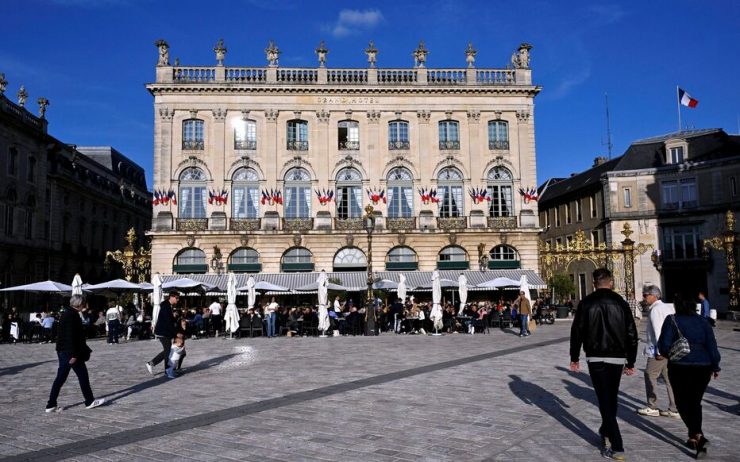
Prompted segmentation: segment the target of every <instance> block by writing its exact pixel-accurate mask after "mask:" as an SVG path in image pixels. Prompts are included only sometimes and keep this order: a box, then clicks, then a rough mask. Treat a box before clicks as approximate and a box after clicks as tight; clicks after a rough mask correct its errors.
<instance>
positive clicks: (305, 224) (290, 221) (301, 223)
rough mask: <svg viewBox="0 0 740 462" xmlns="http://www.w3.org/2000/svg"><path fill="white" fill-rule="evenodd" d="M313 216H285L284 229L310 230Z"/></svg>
mask: <svg viewBox="0 0 740 462" xmlns="http://www.w3.org/2000/svg"><path fill="white" fill-rule="evenodd" d="M312 229H313V218H283V231H310V230H312Z"/></svg>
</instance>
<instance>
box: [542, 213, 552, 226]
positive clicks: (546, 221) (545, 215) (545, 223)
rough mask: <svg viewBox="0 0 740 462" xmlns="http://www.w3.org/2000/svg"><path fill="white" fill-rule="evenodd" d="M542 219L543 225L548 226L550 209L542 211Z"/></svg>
mask: <svg viewBox="0 0 740 462" xmlns="http://www.w3.org/2000/svg"><path fill="white" fill-rule="evenodd" d="M542 216H543V219H544V227H545V228H549V227H550V209H546V210H545V211H544V213H543V214H542Z"/></svg>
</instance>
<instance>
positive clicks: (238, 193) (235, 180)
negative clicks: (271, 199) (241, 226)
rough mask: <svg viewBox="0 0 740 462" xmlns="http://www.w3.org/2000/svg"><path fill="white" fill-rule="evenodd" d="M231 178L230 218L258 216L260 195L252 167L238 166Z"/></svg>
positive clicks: (256, 177)
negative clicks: (231, 209) (231, 208)
mask: <svg viewBox="0 0 740 462" xmlns="http://www.w3.org/2000/svg"><path fill="white" fill-rule="evenodd" d="M231 179H232V183H231V189H232V193H231V198H232V200H231V203H232V207H233V211H232V218H237V219H239V218H241V219H255V218H258V217H259V212H260V198H261V196H260V183H259V181H260V180H259V175H257V172H256V171H255V170H254V169H252V168H240V169H239V170H237V171H236V172H234V176H233V177H232V178H231Z"/></svg>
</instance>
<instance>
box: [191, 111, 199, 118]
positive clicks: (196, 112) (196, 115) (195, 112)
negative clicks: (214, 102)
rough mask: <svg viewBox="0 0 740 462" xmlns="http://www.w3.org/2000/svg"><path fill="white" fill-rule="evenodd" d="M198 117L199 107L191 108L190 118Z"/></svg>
mask: <svg viewBox="0 0 740 462" xmlns="http://www.w3.org/2000/svg"><path fill="white" fill-rule="evenodd" d="M196 117H198V110H197V109H191V110H190V118H191V119H195V118H196Z"/></svg>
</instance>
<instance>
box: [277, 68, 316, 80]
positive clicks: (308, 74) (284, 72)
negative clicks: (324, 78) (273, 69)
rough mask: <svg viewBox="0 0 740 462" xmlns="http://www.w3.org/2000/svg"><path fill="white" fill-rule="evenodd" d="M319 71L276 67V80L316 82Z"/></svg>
mask: <svg viewBox="0 0 740 462" xmlns="http://www.w3.org/2000/svg"><path fill="white" fill-rule="evenodd" d="M318 80H319V72H318V71H317V70H316V69H278V71H277V81H278V82H280V83H316V82H318Z"/></svg>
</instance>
